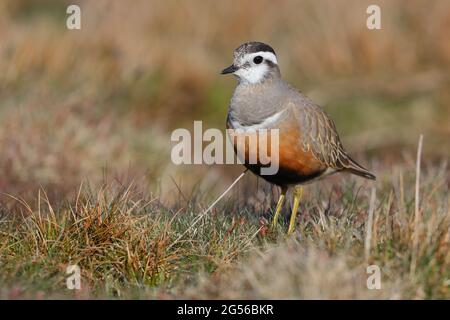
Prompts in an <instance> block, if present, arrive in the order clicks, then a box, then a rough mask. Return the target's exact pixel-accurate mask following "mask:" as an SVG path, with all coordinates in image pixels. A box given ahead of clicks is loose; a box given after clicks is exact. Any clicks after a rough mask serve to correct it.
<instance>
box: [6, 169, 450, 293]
mask: <svg viewBox="0 0 450 320" xmlns="http://www.w3.org/2000/svg"><path fill="white" fill-rule="evenodd" d="M446 170H447V168H445V167H442V168H441V169H440V170H438V171H435V170H433V169H426V170H424V171H425V173H424V175H423V183H422V184H421V185H420V197H421V199H422V201H421V202H420V206H419V215H420V217H419V219H418V220H417V222H418V223H417V224H416V223H415V222H414V221H415V214H414V212H415V204H414V203H415V196H414V192H415V190H414V184H415V182H414V170H410V171H408V172H405V173H402V174H400V175H395V176H391V177H387V176H381V177H380V178H381V179H380V181H379V182H377V183H376V184H374V186H373V187H374V188H375V189H374V190H375V191H376V195H377V196H376V198H374V199H376V200H375V202H374V206H373V207H372V209H370V208H369V207H370V205H369V202H370V195H369V193H370V190H371V189H370V188H371V187H370V186H369V185H360V184H359V181H358V182H356V181H353V179H351V181H350V182H345V183H343V184H342V183H341V184H335V185H334V191H333V192H331V193H330V194H329V197H331V199H329V201H328V202H327V201H323V199H324V197H323V195H322V196H320V193H321V192H323V191H322V190H321V189H319V188H316V187H310V188H308V192H307V194H306V196H305V199H304V201H303V203H302V206H301V219H300V222H299V223H298V225H297V232H296V233H295V234H294V235H293V236H292V237H286V236H285V232H286V227H287V221H286V220H284V222H282V224H281V225H279V226H278V227H277V229H276V230H270V229H269V221H268V219H269V218H270V212H267V213H265V216H264V215H263V216H261V217H258V216H255V215H254V214H253V212H252V209H251V208H250V207H247V206H241V208H240V209H239V210H238V211H236V210H237V209H236V208H234V209H233V206H231V209H230V208H228V209H226V208H225V207H226V206H227V205H224V204H221V205H218V208H217V209H215V210H213V212H211V214H208V215H206V216H205V217H204V218H203V219H202V220H201V221H200V223H199V224H197V225H196V226H195V227H194V228H191V227H190V226H191V223H192V221H193V220H194V218H195V217H196V216H197V215H198V214H199V213H200V212H201V208H204V207H203V206H202V202H200V201H196V202H189V203H188V204H187V205H186V206H184V207H180V208H178V209H177V210H176V211H175V212H174V211H173V210H174V209H171V208H167V207H164V206H163V205H162V204H161V203H159V201H158V198H156V197H151V196H150V197H145V196H144V195H143V194H147V193H143V192H142V191H140V190H139V188H137V187H133V186H132V185H131V186H129V187H126V188H125V187H116V188H112V187H106V186H105V187H103V188H101V189H100V190H98V191H96V192H95V191H93V190H90V189H88V188H84V187H80V190H79V194H78V196H77V198H76V199H75V200H74V201H73V202H71V203H68V204H66V205H63V206H61V207H60V208H58V209H55V208H53V207H52V205H51V203H50V202H49V201H48V198H47V197H46V195H45V193H44V192H43V191H41V192H40V193H39V195H38V198H37V203H36V205H35V206H31V205H28V204H27V203H25V202H22V201H21V200H20V199H17V201H19V202H20V203H21V204H22V206H23V209H22V213H23V216H24V217H23V218H18V217H11V216H8V215H6V216H4V217H3V219H2V222H1V227H0V240H1V241H0V243H2V245H1V247H0V261H1V268H2V273H1V276H0V277H1V278H0V279H1V282H2V283H3V284H4V285H3V287H2V290H1V297H2V298H24V297H27V298H30V297H31V298H35V297H43V298H74V297H76V298H139V299H147V298H214V299H215V298H357V299H360V298H407V299H409V298H420V299H421V298H425V299H430V298H440V299H443V298H448V297H449V285H448V280H449V277H450V268H449V267H450V254H449V252H450V250H449V246H450V239H449V230H450V229H449V228H450V211H449V204H450V202H449V198H448V191H449V190H448V181H446V172H447V171H446ZM231 200H232V199H230V200H229V201H231ZM225 204H226V203H225ZM228 206H229V204H228ZM370 210H372V214H371V215H368V212H369V211H370ZM368 216H371V217H372V223H371V224H369V226H371V228H368V219H369V218H368ZM183 234H185V235H184V236H183V237H182V238H181V239H179V237H180V235H183ZM369 234H370V235H369ZM415 237H417V241H415V240H414V239H415ZM413 257H414V258H413ZM69 264H77V265H79V266H80V268H81V270H82V286H83V289H82V290H81V292H75V293H74V292H72V291H70V290H68V289H66V287H65V278H66V275H65V268H66V267H67V265H69ZM373 264H375V265H377V266H379V267H380V268H381V271H382V273H381V274H382V289H381V290H369V289H367V287H366V280H367V277H368V275H367V274H366V267H367V266H368V265H373ZM412 264H414V268H413V269H411V268H412ZM411 270H413V271H411Z"/></svg>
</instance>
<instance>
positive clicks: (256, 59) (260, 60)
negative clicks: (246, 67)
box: [253, 56, 263, 64]
mask: <svg viewBox="0 0 450 320" xmlns="http://www.w3.org/2000/svg"><path fill="white" fill-rule="evenodd" d="M262 61H263V57H261V56H256V57H255V58H254V59H253V62H254V63H256V64H260V63H261V62H262Z"/></svg>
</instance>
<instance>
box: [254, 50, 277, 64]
mask: <svg viewBox="0 0 450 320" xmlns="http://www.w3.org/2000/svg"><path fill="white" fill-rule="evenodd" d="M257 56H261V57H263V58H264V59H265V60H270V61H272V62H273V63H275V64H278V60H277V56H276V55H274V54H273V53H272V52H270V51H259V52H255V53H249V54H248V55H247V57H248V60H249V61H253V58H255V57H257Z"/></svg>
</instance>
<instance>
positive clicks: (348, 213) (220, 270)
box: [0, 0, 450, 299]
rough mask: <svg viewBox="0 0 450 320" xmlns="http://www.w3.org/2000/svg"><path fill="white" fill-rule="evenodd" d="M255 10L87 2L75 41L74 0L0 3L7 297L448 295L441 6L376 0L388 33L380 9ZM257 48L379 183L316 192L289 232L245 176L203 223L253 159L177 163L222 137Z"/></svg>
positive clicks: (446, 61)
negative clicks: (197, 141)
mask: <svg viewBox="0 0 450 320" xmlns="http://www.w3.org/2000/svg"><path fill="white" fill-rule="evenodd" d="M258 3H259V6H257V5H255V3H254V1H227V2H220V3H209V2H205V1H189V2H186V3H180V2H179V1H164V2H161V1H136V2H135V4H134V5H133V6H127V5H126V4H125V3H121V2H114V3H113V2H112V1H110V0H99V1H79V4H80V6H81V8H82V30H80V31H68V30H66V28H65V17H66V15H65V9H66V5H68V4H69V2H64V1H59V0H46V1H29V0H5V1H1V2H0V37H1V38H2V41H1V44H0V69H1V70H2V72H1V75H0V148H1V149H0V154H1V156H0V194H1V195H0V270H1V271H0V283H1V286H0V298H100V299H101V298H121V299H122V298H139V299H147V298H150V299H152V298H338V299H342V298H393V299H395V298H417V299H432V298H449V297H450V293H449V279H450V274H449V272H450V271H449V270H450V266H449V265H450V257H449V252H450V250H449V249H450V248H449V241H450V240H449V227H450V226H449V201H450V200H449V196H448V194H449V187H450V174H449V172H450V170H449V168H448V158H449V155H450V147H449V146H448V141H449V136H450V131H449V126H448V123H449V122H450V112H449V110H450V109H449V108H448V106H449V105H450V91H449V90H448V88H449V84H450V78H449V74H450V46H449V42H448V34H449V33H450V24H449V23H448V22H449V21H450V20H449V17H450V5H449V3H448V1H447V0H436V1H433V2H432V3H430V2H428V1H425V0H412V1H409V2H408V6H405V5H404V3H403V1H380V6H381V9H382V27H383V29H382V30H380V31H369V30H367V28H365V18H366V15H365V11H366V8H367V6H368V5H369V4H371V2H370V1H359V0H355V1H334V0H330V1H328V0H321V1H314V2H312V1H283V2H280V3H279V4H277V7H276V8H275V7H274V5H273V2H271V1H259V2H258ZM237 8H238V9H239V10H238V9H237ZM268 8H270V10H268ZM348 8H351V9H352V10H348ZM358 12H360V14H357V13H358ZM249 40H260V41H265V42H267V43H270V44H271V45H272V46H273V47H274V48H275V50H276V51H277V55H278V57H279V61H280V66H281V71H282V74H283V76H284V77H285V78H286V79H287V80H288V81H289V82H290V83H292V84H293V85H294V86H295V87H298V88H299V89H301V90H302V91H303V92H304V93H306V94H307V95H308V96H310V97H311V98H312V99H313V100H314V101H316V102H317V103H318V104H320V105H323V106H324V108H325V109H326V111H327V112H328V113H329V114H330V115H331V117H332V118H333V119H334V120H335V122H336V126H337V128H338V131H339V133H340V135H341V138H342V140H343V143H344V145H345V146H346V148H347V150H348V151H349V153H350V154H351V155H352V157H354V158H355V159H357V160H358V161H359V162H361V163H362V164H364V165H366V166H367V167H368V168H370V169H371V170H373V171H374V172H375V173H376V175H377V177H378V180H377V182H376V183H375V184H369V183H368V182H366V181H362V180H360V179H358V178H354V177H349V176H336V177H331V178H330V179H327V180H325V181H321V182H319V183H317V184H313V185H310V186H308V187H307V188H306V190H305V194H304V199H303V200H302V202H301V205H300V214H299V216H300V219H299V222H298V224H297V232H296V233H295V234H294V235H293V236H292V237H289V238H287V237H286V236H285V231H286V229H287V223H288V218H289V210H288V209H287V208H286V209H285V210H284V219H281V221H280V225H279V226H278V228H277V229H276V230H270V229H269V228H268V226H269V225H270V219H271V217H272V214H273V208H274V206H275V201H276V199H277V195H278V191H276V190H275V189H273V188H272V187H270V186H269V185H267V184H265V183H263V182H262V181H261V180H257V179H255V178H254V177H252V176H251V175H250V174H248V175H247V176H246V177H245V178H244V179H243V180H242V181H240V182H239V184H238V185H237V186H236V187H235V188H234V189H233V190H232V191H231V192H230V194H229V195H227V197H226V198H225V199H223V200H222V201H221V202H220V203H219V204H218V205H217V206H216V207H214V209H213V210H212V211H211V212H210V213H209V214H207V215H205V217H204V218H203V219H202V220H200V222H199V223H198V224H197V225H196V226H195V227H192V221H193V220H194V219H195V218H196V217H198V216H199V215H200V214H201V213H202V212H203V211H204V210H205V209H206V208H207V207H208V206H209V205H210V204H211V203H212V202H213V201H214V200H215V199H216V198H217V197H218V196H219V195H220V193H221V192H222V191H223V190H225V188H227V187H228V186H229V184H230V183H231V182H232V181H233V179H234V178H235V177H237V175H238V174H239V173H240V172H242V168H241V167H239V166H201V165H198V166H174V165H173V164H171V163H170V161H169V159H170V151H171V145H170V134H171V131H172V129H175V128H179V127H187V128H190V127H191V126H192V123H193V121H194V120H204V124H203V127H204V128H205V129H206V128H207V127H208V128H209V127H217V128H224V122H225V117H226V112H227V111H226V106H227V105H228V103H229V99H230V96H231V93H232V90H233V87H234V85H235V82H234V81H233V80H231V79H229V78H224V77H221V76H219V75H218V73H219V71H220V70H222V69H223V67H225V66H227V65H229V64H230V62H231V58H232V49H233V48H236V47H237V46H238V45H239V44H241V43H242V42H244V41H249ZM420 134H424V143H423V150H422V165H421V174H420V182H419V183H416V176H417V174H416V169H415V166H416V161H417V157H416V148H417V140H418V137H419V135H420ZM416 186H419V187H420V188H419V189H418V191H419V201H418V202H416V198H417V197H416V196H415V194H416ZM373 188H375V195H376V197H375V198H374V199H375V200H374V202H373V206H371V205H370V204H371V194H372V190H373ZM417 205H418V206H417ZM181 235H183V236H182V237H181V238H180V236H181ZM178 238H180V239H179V240H177V239H178ZM72 263H76V264H78V265H79V266H80V267H81V272H82V287H83V289H82V290H81V291H76V292H73V291H69V290H67V289H66V286H65V279H66V276H67V275H66V274H65V269H66V267H67V266H68V265H69V264H72ZM370 264H376V265H378V266H379V267H380V268H381V272H382V289H381V290H368V289H367V287H366V281H367V277H368V274H367V273H366V268H367V266H368V265H370Z"/></svg>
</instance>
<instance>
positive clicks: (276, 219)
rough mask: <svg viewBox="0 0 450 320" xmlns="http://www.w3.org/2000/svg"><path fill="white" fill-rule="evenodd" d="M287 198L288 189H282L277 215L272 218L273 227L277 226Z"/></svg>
mask: <svg viewBox="0 0 450 320" xmlns="http://www.w3.org/2000/svg"><path fill="white" fill-rule="evenodd" d="M285 198H286V189H285V188H282V189H281V194H280V197H279V198H278V203H277V208H276V210H275V215H274V216H273V220H272V228H275V226H276V225H277V222H278V217H279V216H280V212H281V208H283V204H284V199H285Z"/></svg>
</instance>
